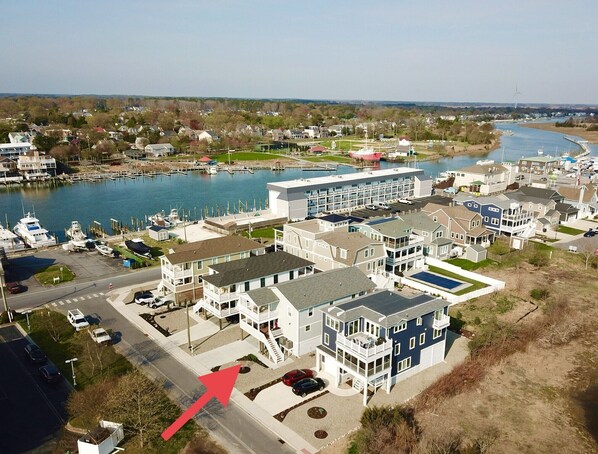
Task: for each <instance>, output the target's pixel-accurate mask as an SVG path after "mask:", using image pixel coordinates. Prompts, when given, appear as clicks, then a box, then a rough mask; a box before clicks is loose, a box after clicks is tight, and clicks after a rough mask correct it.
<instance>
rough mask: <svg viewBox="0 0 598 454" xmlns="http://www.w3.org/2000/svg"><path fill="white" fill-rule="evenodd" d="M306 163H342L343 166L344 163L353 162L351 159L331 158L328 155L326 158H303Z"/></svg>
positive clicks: (343, 157)
mask: <svg viewBox="0 0 598 454" xmlns="http://www.w3.org/2000/svg"><path fill="white" fill-rule="evenodd" d="M302 159H303V160H304V161H309V162H340V163H342V164H344V163H350V162H352V161H353V160H352V159H351V158H348V157H345V156H330V155H326V156H308V157H304V158H302Z"/></svg>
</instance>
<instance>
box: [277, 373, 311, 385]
mask: <svg viewBox="0 0 598 454" xmlns="http://www.w3.org/2000/svg"><path fill="white" fill-rule="evenodd" d="M313 376H314V371H313V370H311V369H295V370H292V371H290V372H287V373H286V374H284V375H283V376H282V382H283V383H284V384H285V385H287V386H293V385H294V384H295V383H297V382H298V381H299V380H303V379H304V378H312V377H313Z"/></svg>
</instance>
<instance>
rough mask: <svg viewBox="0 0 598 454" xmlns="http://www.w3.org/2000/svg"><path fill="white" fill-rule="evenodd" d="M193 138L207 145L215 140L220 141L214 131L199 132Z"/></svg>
mask: <svg viewBox="0 0 598 454" xmlns="http://www.w3.org/2000/svg"><path fill="white" fill-rule="evenodd" d="M195 137H196V140H198V141H201V140H205V141H206V142H207V143H212V142H214V141H215V140H220V136H219V135H218V134H216V133H215V132H214V131H201V132H200V133H198V134H196V135H195Z"/></svg>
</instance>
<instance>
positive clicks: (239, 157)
mask: <svg viewBox="0 0 598 454" xmlns="http://www.w3.org/2000/svg"><path fill="white" fill-rule="evenodd" d="M280 158H284V156H279V155H276V154H272V153H261V152H257V151H241V152H237V153H231V154H230V160H231V162H233V161H234V162H240V161H271V160H276V159H280ZM213 159H215V160H217V161H218V162H223V163H227V162H228V153H222V154H219V155H216V156H213Z"/></svg>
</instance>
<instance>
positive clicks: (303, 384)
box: [293, 378, 326, 397]
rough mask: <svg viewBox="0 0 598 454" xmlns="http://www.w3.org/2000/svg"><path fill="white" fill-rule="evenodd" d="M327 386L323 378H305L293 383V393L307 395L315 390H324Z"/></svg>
mask: <svg viewBox="0 0 598 454" xmlns="http://www.w3.org/2000/svg"><path fill="white" fill-rule="evenodd" d="M325 387H326V384H325V383H324V380H322V379H321V378H304V379H303V380H299V381H298V382H297V383H295V384H294V385H293V393H295V394H297V395H298V396H301V397H305V396H307V395H308V394H309V393H313V392H314V391H322V390H323V389H324V388H325Z"/></svg>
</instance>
